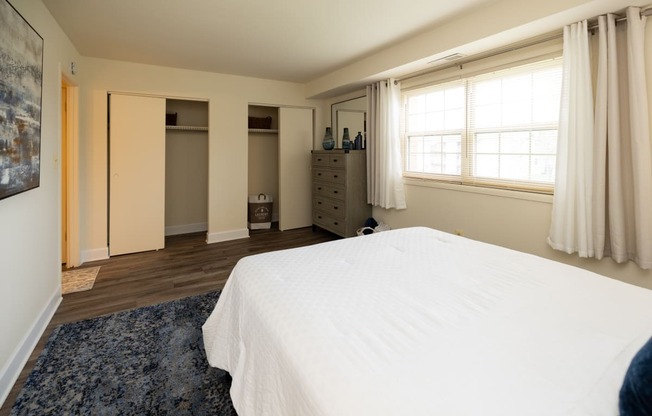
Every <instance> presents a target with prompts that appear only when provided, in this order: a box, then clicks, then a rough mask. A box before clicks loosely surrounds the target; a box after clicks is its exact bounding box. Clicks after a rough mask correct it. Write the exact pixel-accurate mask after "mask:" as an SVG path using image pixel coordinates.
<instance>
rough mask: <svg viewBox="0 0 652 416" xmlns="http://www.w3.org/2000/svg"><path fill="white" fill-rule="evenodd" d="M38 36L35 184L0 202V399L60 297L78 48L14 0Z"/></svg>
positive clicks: (37, 5)
mask: <svg viewBox="0 0 652 416" xmlns="http://www.w3.org/2000/svg"><path fill="white" fill-rule="evenodd" d="M11 3H12V4H13V5H14V7H15V8H16V9H17V10H18V11H19V12H20V13H21V14H22V15H23V17H24V18H25V19H26V20H27V21H28V22H29V23H30V24H31V25H32V27H34V29H36V31H37V32H38V33H39V34H40V35H41V37H42V38H43V39H44V59H43V95H42V97H43V99H42V117H41V181H40V187H39V188H36V189H33V190H30V191H27V192H24V193H22V194H19V195H15V196H12V197H9V198H6V199H3V200H2V201H0V230H2V232H1V233H0V339H1V340H2V341H0V403H1V402H2V400H3V399H4V397H3V396H4V393H5V389H7V388H10V387H11V385H12V384H13V377H14V376H15V375H17V374H16V371H20V369H21V368H20V365H21V363H22V359H23V358H26V357H24V354H25V353H27V354H28V355H29V353H30V352H31V348H32V347H33V345H32V343H34V342H36V341H38V337H40V331H41V330H42V329H43V327H41V325H44V324H45V325H47V320H48V319H49V313H51V312H54V308H56V306H57V304H58V302H59V300H60V299H61V291H60V290H61V289H60V284H61V283H60V270H61V240H60V235H61V234H60V231H59V227H60V224H61V220H60V218H61V211H60V185H59V183H60V173H59V160H60V135H61V122H60V119H61V116H60V103H61V98H60V96H61V93H60V91H61V74H62V73H65V74H66V75H67V76H68V77H69V78H70V80H71V81H72V82H73V83H75V82H76V80H75V77H74V76H72V75H71V74H70V73H69V72H68V68H69V65H70V62H71V61H77V62H79V55H78V54H77V51H76V50H75V48H74V47H73V46H72V44H71V43H70V42H69V40H68V38H67V37H66V36H65V35H64V34H63V32H62V31H61V30H60V28H59V26H58V25H57V24H56V23H55V21H54V19H53V18H52V17H51V16H50V14H49V13H48V12H47V10H46V9H45V7H44V6H43V4H42V3H41V2H40V1H29V0H12V2H11Z"/></svg>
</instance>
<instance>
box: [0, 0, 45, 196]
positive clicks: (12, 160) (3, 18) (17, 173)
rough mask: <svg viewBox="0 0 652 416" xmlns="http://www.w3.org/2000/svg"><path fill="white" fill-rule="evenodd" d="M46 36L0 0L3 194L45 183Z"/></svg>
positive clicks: (0, 193)
mask: <svg viewBox="0 0 652 416" xmlns="http://www.w3.org/2000/svg"><path fill="white" fill-rule="evenodd" d="M42 86H43V38H42V37H41V36H40V35H39V34H38V33H37V32H36V31H35V30H34V28H33V27H32V26H30V24H29V23H27V21H26V20H25V19H24V18H23V17H22V16H21V15H20V13H18V11H17V10H16V9H15V8H14V7H13V6H12V5H11V4H10V3H9V2H8V1H7V0H0V199H4V198H7V197H10V196H12V195H16V194H18V193H21V192H24V191H27V190H29V189H33V188H37V187H38V186H39V184H40V177H41V175H40V171H41V168H40V162H41V96H42Z"/></svg>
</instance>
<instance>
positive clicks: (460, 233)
mask: <svg viewBox="0 0 652 416" xmlns="http://www.w3.org/2000/svg"><path fill="white" fill-rule="evenodd" d="M455 234H457V235H461V236H463V235H464V230H462V229H460V228H457V229H455Z"/></svg>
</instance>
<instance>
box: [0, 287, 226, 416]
mask: <svg viewBox="0 0 652 416" xmlns="http://www.w3.org/2000/svg"><path fill="white" fill-rule="evenodd" d="M218 297H219V292H214V293H209V294H206V295H200V296H193V297H189V298H185V299H181V300H177V301H172V302H167V303H162V304H159V305H154V306H148V307H144V308H140V309H134V310H130V311H125V312H120V313H116V314H113V315H107V316H103V317H99V318H94V319H89V320H86V321H81V322H74V323H70V324H65V325H61V326H59V327H57V328H56V329H55V330H54V331H53V333H52V335H51V336H50V338H49V340H48V342H47V344H46V346H45V348H44V349H43V352H42V353H41V355H40V356H39V358H38V360H37V362H36V365H35V366H34V369H33V371H32V373H31V374H30V375H29V377H28V379H27V381H26V383H25V386H24V387H23V390H22V391H21V393H20V394H19V396H18V398H17V400H16V403H15V404H14V406H13V408H12V410H11V415H71V414H74V415H236V412H235V410H234V409H233V406H232V404H231V398H230V396H229V388H230V387H231V378H230V377H229V375H228V373H226V372H224V371H222V370H219V369H216V368H212V367H209V365H208V362H207V361H206V353H205V352H204V343H203V340H202V331H201V326H202V325H203V324H204V321H205V320H206V319H207V318H208V315H209V314H210V312H211V311H212V310H213V308H214V306H215V303H216V302H217V298H218Z"/></svg>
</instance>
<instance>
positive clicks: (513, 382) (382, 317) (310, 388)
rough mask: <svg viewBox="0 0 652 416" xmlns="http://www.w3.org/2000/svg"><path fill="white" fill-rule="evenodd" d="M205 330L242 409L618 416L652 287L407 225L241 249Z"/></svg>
mask: <svg viewBox="0 0 652 416" xmlns="http://www.w3.org/2000/svg"><path fill="white" fill-rule="evenodd" d="M203 331H204V342H205V347H206V352H207V355H208V360H209V363H210V364H211V365H212V366H214V367H219V368H222V369H225V370H227V371H228V372H229V373H230V374H231V376H232V377H233V384H232V387H231V397H232V399H233V403H234V405H235V408H236V410H237V411H238V414H239V415H240V416H249V415H274V416H281V415H283V416H286V415H287V416H289V415H297V416H308V415H333V416H342V415H356V416H361V415H374V416H377V415H446V416H450V415H465V416H466V415H483V416H484V415H500V416H506V415H519V416H522V415H529V416H531V415H546V416H550V415H556V416H559V415H592V416H598V415H610V416H615V415H617V414H618V410H617V404H618V390H619V388H620V384H621V382H622V380H623V377H624V374H625V371H626V369H627V366H628V364H629V362H630V360H631V358H632V357H633V356H634V354H635V353H636V351H637V350H638V349H639V348H640V347H641V346H642V345H643V344H644V343H645V342H646V341H647V340H648V339H649V338H650V336H651V335H652V291H650V290H646V289H642V288H638V287H635V286H632V285H628V284H625V283H622V282H619V281H616V280H612V279H609V278H606V277H603V276H599V275H597V274H594V273H591V272H588V271H585V270H582V269H578V268H574V267H570V266H567V265H563V264H560V263H556V262H552V261H549V260H546V259H542V258H539V257H536V256H532V255H528V254H523V253H519V252H516V251H512V250H508V249H505V248H501V247H497V246H492V245H489V244H484V243H480V242H476V241H473V240H469V239H466V238H462V237H457V236H454V235H450V234H446V233H442V232H438V231H435V230H432V229H428V228H410V229H400V230H394V231H387V232H382V233H377V234H372V235H368V236H362V237H355V238H350V239H346V240H340V241H334V242H330V243H324V244H320V245H316V246H312V247H304V248H298V249H292V250H284V251H278V252H273V253H267V254H260V255H255V256H251V257H247V258H244V259H242V260H240V261H239V262H238V264H237V265H236V267H235V268H234V270H233V272H232V274H231V277H230V278H229V280H228V282H227V284H226V287H225V288H224V291H223V292H222V294H221V296H220V299H219V301H218V303H217V306H216V308H215V310H214V312H213V313H212V314H211V316H210V317H209V319H208V320H207V321H206V323H205V325H204V327H203Z"/></svg>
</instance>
